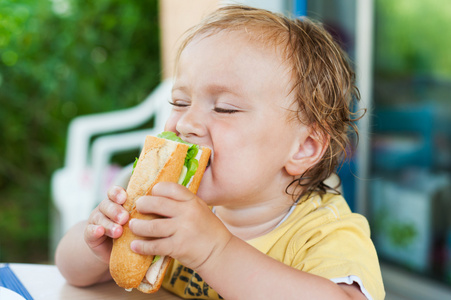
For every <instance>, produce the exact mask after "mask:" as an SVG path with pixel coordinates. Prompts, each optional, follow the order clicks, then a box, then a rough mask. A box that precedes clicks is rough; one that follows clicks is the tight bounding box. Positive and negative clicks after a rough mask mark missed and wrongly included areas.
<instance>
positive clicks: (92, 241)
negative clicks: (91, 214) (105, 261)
mask: <svg viewBox="0 0 451 300" xmlns="http://www.w3.org/2000/svg"><path fill="white" fill-rule="evenodd" d="M106 238H107V237H106V236H105V228H103V227H102V226H99V225H94V224H88V225H87V226H86V228H85V231H84V239H85V241H86V244H88V245H89V246H90V247H97V246H98V245H100V244H101V243H102V242H103V241H105V239H106Z"/></svg>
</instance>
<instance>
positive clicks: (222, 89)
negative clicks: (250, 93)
mask: <svg viewBox="0 0 451 300" xmlns="http://www.w3.org/2000/svg"><path fill="white" fill-rule="evenodd" d="M206 90H207V91H208V92H210V93H214V94H217V95H219V94H232V95H235V96H240V95H242V93H240V90H241V87H239V86H237V87H234V88H233V87H230V86H227V85H224V84H220V83H212V84H208V85H207V86H206ZM175 91H180V92H183V93H188V92H189V88H188V87H187V86H185V85H179V86H174V87H173V89H172V92H175Z"/></svg>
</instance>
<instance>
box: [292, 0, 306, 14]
mask: <svg viewBox="0 0 451 300" xmlns="http://www.w3.org/2000/svg"><path fill="white" fill-rule="evenodd" d="M293 13H294V15H295V16H296V17H306V16H307V0H294V1H293Z"/></svg>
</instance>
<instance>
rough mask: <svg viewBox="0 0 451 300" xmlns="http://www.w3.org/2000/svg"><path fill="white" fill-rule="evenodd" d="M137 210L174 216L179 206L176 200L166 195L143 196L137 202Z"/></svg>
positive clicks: (143, 212) (144, 212)
mask: <svg viewBox="0 0 451 300" xmlns="http://www.w3.org/2000/svg"><path fill="white" fill-rule="evenodd" d="M135 205H136V206H135V207H136V210H137V211H138V212H140V213H142V214H156V215H159V216H163V217H172V216H173V214H174V212H175V210H176V209H177V208H178V207H177V203H176V201H175V200H173V199H170V198H165V197H156V196H143V197H140V198H139V199H138V200H136V202H135Z"/></svg>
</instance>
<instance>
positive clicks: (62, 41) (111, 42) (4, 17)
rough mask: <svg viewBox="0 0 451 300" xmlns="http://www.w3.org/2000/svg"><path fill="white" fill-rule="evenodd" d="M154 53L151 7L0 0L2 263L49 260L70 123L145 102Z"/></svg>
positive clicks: (152, 82) (108, 0)
mask: <svg viewBox="0 0 451 300" xmlns="http://www.w3.org/2000/svg"><path fill="white" fill-rule="evenodd" d="M159 51H160V46H159V24H158V2H157V0H151V1H128V2H127V1H119V0H98V1H83V0H81V1H71V0H59V1H56V0H54V1H35V0H21V1H14V0H0V140H1V142H0V261H16V262H17V261H19V262H35V261H43V260H49V259H51V258H48V257H47V251H48V240H49V237H48V236H49V219H50V215H49V211H50V189H49V188H50V185H49V184H50V176H51V174H52V172H53V171H54V170H56V169H57V168H59V167H61V166H62V164H63V157H64V151H65V142H66V138H67V136H66V134H67V128H68V123H69V122H70V120H71V119H72V118H74V117H76V116H78V115H85V114H91V113H97V112H104V111H111V110H116V109H123V108H126V107H130V106H133V105H136V104H137V103H139V102H140V101H141V100H143V99H144V98H145V96H146V95H147V94H148V93H150V92H151V91H152V89H153V88H154V87H155V86H156V85H157V84H158V83H159V81H160V77H161V71H160V70H161V67H160V55H159Z"/></svg>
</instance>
